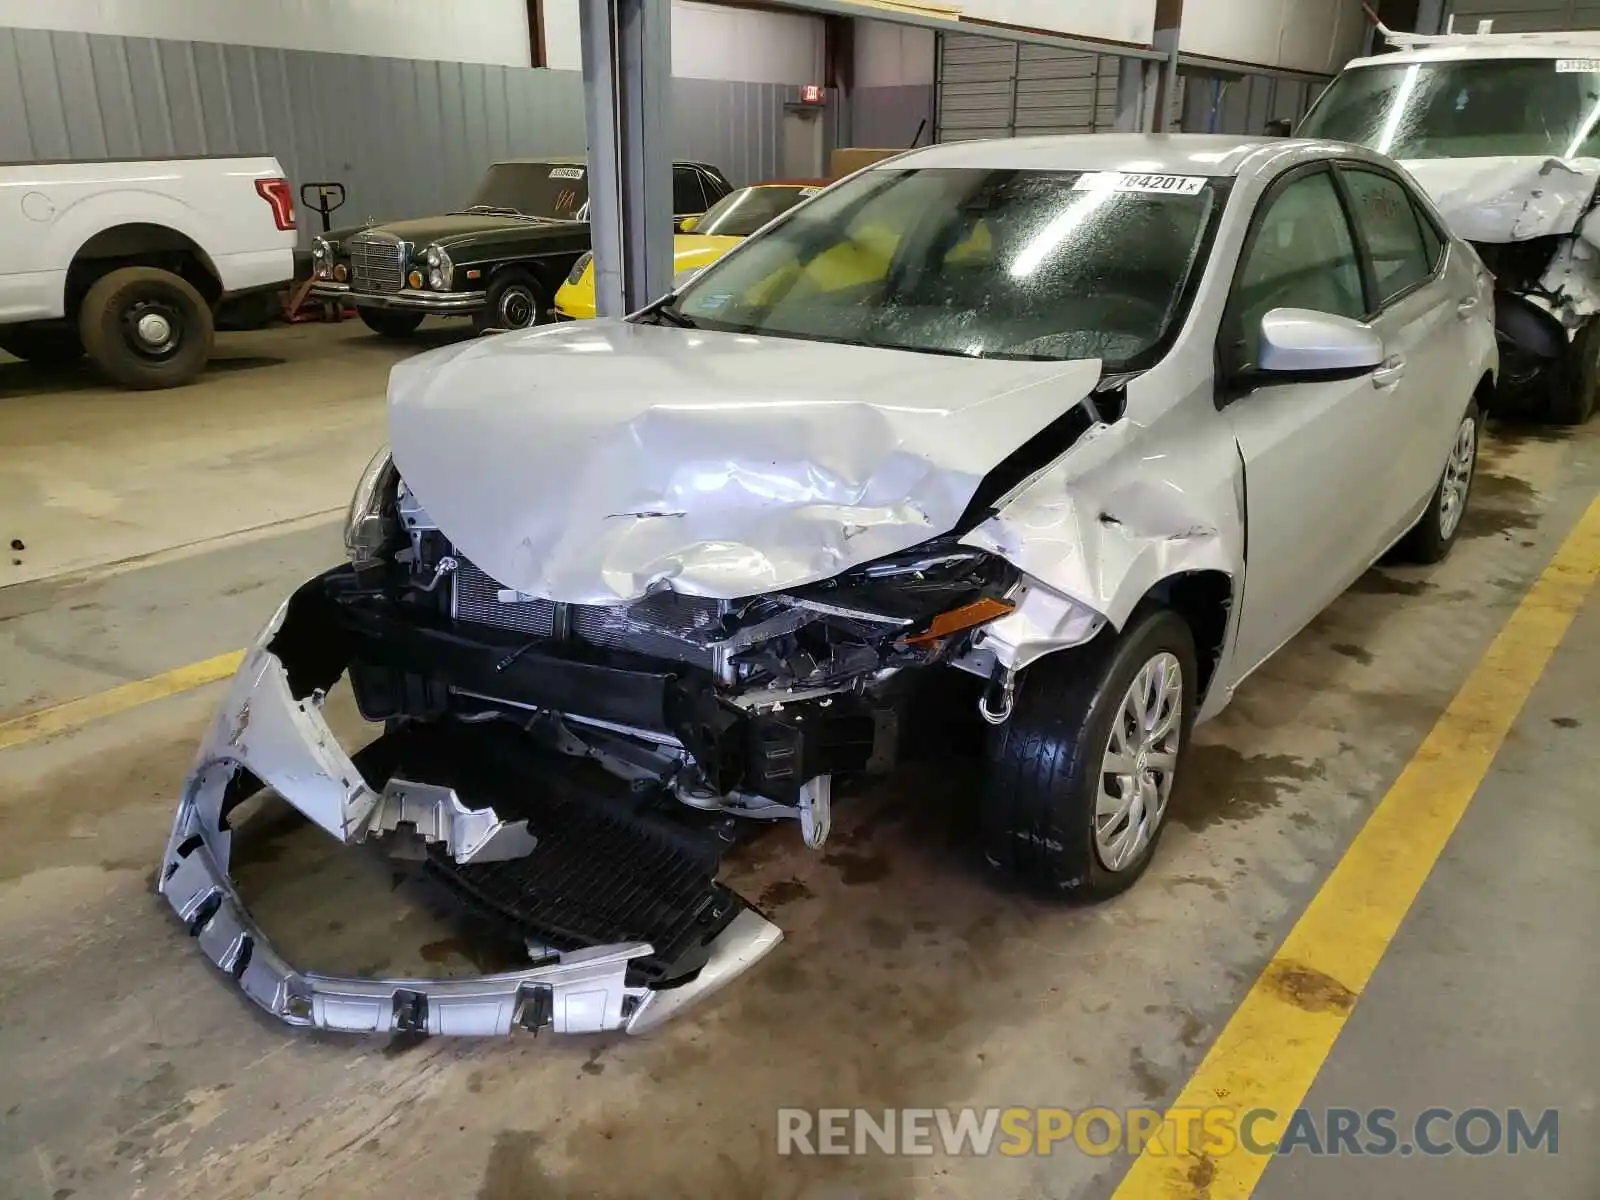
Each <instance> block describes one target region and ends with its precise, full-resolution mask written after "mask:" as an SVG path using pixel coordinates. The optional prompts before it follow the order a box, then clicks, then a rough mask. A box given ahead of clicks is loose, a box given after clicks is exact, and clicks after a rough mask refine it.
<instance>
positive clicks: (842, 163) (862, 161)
mask: <svg viewBox="0 0 1600 1200" xmlns="http://www.w3.org/2000/svg"><path fill="white" fill-rule="evenodd" d="M905 150H906V148H905V147H904V146H894V147H891V148H890V149H887V150H883V149H875V148H873V147H870V146H840V147H839V148H838V149H837V150H835V151H834V152H833V155H832V157H830V158H829V160H828V178H830V179H843V178H844V177H845V176H846V175H848V174H850V173H851V172H852V171H859V170H860V169H861V168H862V167H870V166H871V165H872V164H873V163H875V162H880V161H882V160H883V159H885V158H889V157H891V156H893V155H896V154H904V153H905Z"/></svg>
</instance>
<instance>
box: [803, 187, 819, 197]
mask: <svg viewBox="0 0 1600 1200" xmlns="http://www.w3.org/2000/svg"><path fill="white" fill-rule="evenodd" d="M821 190H822V189H821V188H801V189H800V195H801V196H802V197H806V196H815V195H816V194H817V193H818V192H820V191H821Z"/></svg>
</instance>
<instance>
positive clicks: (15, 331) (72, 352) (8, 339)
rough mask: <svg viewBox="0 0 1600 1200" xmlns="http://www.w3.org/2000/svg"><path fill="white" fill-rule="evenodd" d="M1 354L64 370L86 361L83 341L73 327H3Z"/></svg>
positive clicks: (0, 340)
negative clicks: (82, 359) (68, 366)
mask: <svg viewBox="0 0 1600 1200" xmlns="http://www.w3.org/2000/svg"><path fill="white" fill-rule="evenodd" d="M0 350H4V351H5V352H6V353H7V354H10V355H13V356H14V357H16V358H20V359H22V361H23V362H30V363H35V364H37V365H38V366H41V367H64V366H67V365H69V364H71V363H75V362H77V361H78V360H79V359H80V358H82V357H83V339H82V338H81V337H79V336H78V331H77V330H76V329H74V328H72V326H70V325H56V326H47V327H40V326H36V325H11V326H0Z"/></svg>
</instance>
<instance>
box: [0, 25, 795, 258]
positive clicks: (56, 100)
mask: <svg viewBox="0 0 1600 1200" xmlns="http://www.w3.org/2000/svg"><path fill="white" fill-rule="evenodd" d="M791 90H792V89H790V88H786V87H784V86H783V85H780V84H766V83H733V82H723V81H714V80H703V79H677V80H674V81H673V117H672V126H673V140H674V145H673V151H674V153H675V154H677V155H680V156H683V157H693V158H699V159H704V160H705V161H707V162H711V163H715V164H716V165H717V166H718V167H720V168H721V169H722V170H723V171H724V172H725V173H726V174H727V176H728V178H729V179H730V180H731V181H733V182H734V183H735V184H739V183H745V182H752V181H754V180H757V179H761V178H766V177H770V176H772V175H774V174H776V173H777V172H778V170H779V164H780V163H781V161H782V158H781V155H782V146H781V140H780V139H781V131H782V122H783V102H784V100H785V99H787V98H788V93H789V92H790V91H791ZM586 146H587V137H586V135H585V130H584V115H583V80H582V77H581V76H580V75H579V74H578V73H577V72H574V71H549V70H534V69H530V68H519V67H500V66H489V65H482V64H476V63H455V62H423V61H417V60H412V59H398V58H370V57H366V56H362V55H353V54H320V53H316V52H313V51H305V50H278V49H268V48H263V47H253V46H223V45H217V44H215V43H208V42H178V41H166V40H158V39H152V38H124V37H109V36H102V35H98V34H86V33H64V32H58V31H48V30H34V29H13V28H0V162H30V161H38V160H49V159H88V158H141V157H151V156H160V155H184V154H262V153H266V154H272V155H275V156H276V157H277V158H278V160H279V161H280V162H282V163H283V166H284V170H285V171H286V172H287V173H288V175H289V176H290V178H291V179H292V180H293V181H294V183H295V185H296V188H297V190H298V186H299V185H300V184H302V183H310V182H320V181H324V180H336V181H339V182H342V183H343V184H344V185H345V188H346V191H347V194H348V201H347V203H346V205H345V207H344V208H343V209H341V210H340V211H339V213H338V215H337V216H336V217H335V218H334V219H335V220H336V221H339V222H352V223H353V222H359V221H363V220H365V219H366V218H368V217H379V218H394V217H408V216H421V215H425V214H428V213H435V212H440V211H442V210H443V209H445V208H446V207H450V206H455V205H459V204H461V203H463V202H464V201H465V200H466V198H467V196H468V194H469V193H470V192H471V190H472V187H473V185H474V184H475V183H476V182H477V180H478V177H479V176H480V175H481V174H482V173H483V170H484V168H485V167H486V166H487V165H488V164H489V163H490V162H493V161H494V160H496V159H500V158H510V157H516V156H520V155H539V154H577V153H582V152H583V151H584V149H585V147H586ZM316 223H317V220H316V218H315V217H303V219H302V221H301V226H302V229H307V230H309V227H310V226H312V225H314V224H316ZM306 236H307V237H309V236H310V234H309V232H307V234H306Z"/></svg>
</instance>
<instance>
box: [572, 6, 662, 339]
mask: <svg viewBox="0 0 1600 1200" xmlns="http://www.w3.org/2000/svg"><path fill="white" fill-rule="evenodd" d="M578 11H579V22H580V30H581V33H582V38H583V100H584V116H585V120H586V122H587V124H588V130H589V224H590V232H591V237H592V239H593V241H592V243H591V244H592V245H593V247H594V280H595V306H596V311H597V312H598V314H599V315H600V316H602V317H616V316H621V315H623V314H624V313H630V312H633V311H635V310H637V309H640V308H643V307H644V306H645V305H646V304H648V303H650V301H652V300H656V299H658V298H660V297H661V296H663V295H665V294H666V292H667V290H668V289H669V288H670V287H671V285H672V232H673V230H672V155H671V150H670V148H669V139H670V136H671V129H672V123H671V114H670V110H669V108H668V104H669V100H670V94H669V93H670V90H671V84H672V9H671V0H583V2H582V3H581V4H579V5H578Z"/></svg>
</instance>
